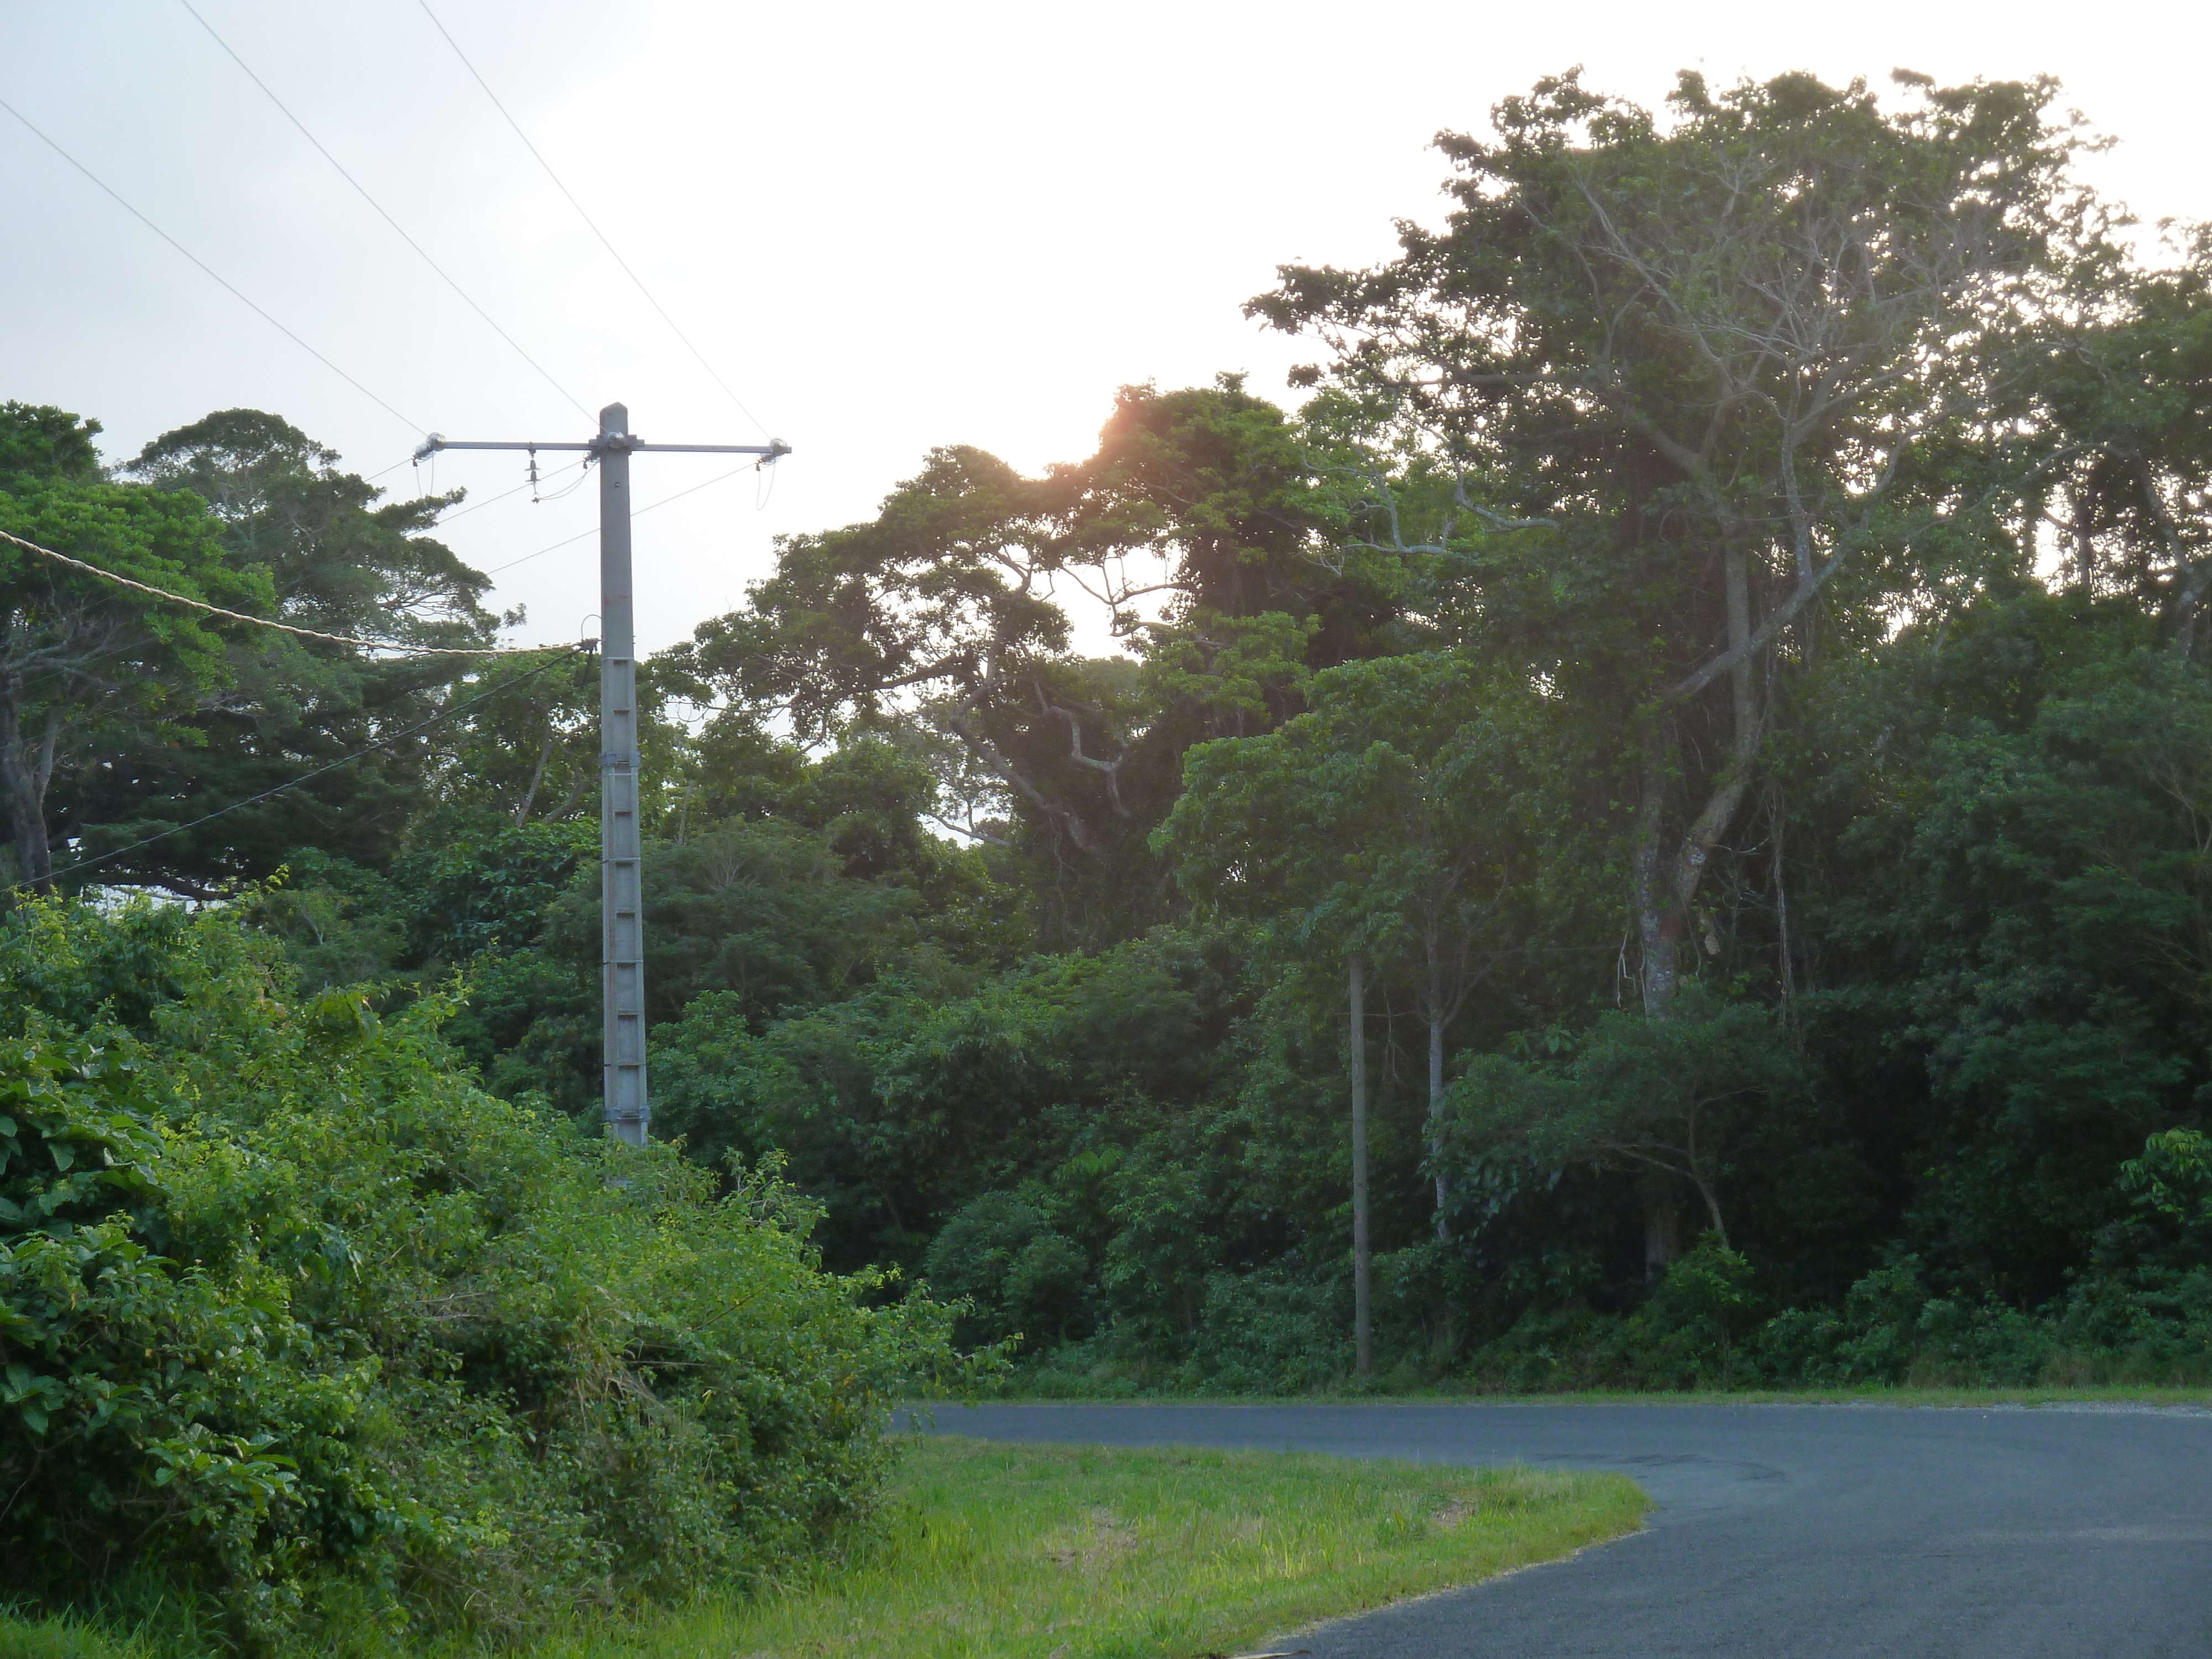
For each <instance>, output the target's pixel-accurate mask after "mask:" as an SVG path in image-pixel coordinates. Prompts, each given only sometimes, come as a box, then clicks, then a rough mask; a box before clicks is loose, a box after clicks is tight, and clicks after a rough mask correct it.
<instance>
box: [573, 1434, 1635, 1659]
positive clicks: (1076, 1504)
mask: <svg viewBox="0 0 2212 1659" xmlns="http://www.w3.org/2000/svg"><path fill="white" fill-rule="evenodd" d="M1649 1507H1650V1500H1648V1499H1647V1498H1645V1497H1644V1494H1643V1492H1641V1491H1640V1490H1638V1488H1637V1487H1636V1486H1634V1485H1633V1484H1632V1483H1631V1482H1630V1481H1628V1480H1626V1479H1624V1478H1623V1477H1620V1476H1618V1475H1603V1474H1579V1473H1555V1472H1549V1471H1545V1472H1539V1471H1535V1470H1531V1469H1526V1468H1504V1469H1466V1468H1447V1467H1443V1466H1440V1465H1433V1464H1413V1463H1393V1462H1376V1461H1370V1460H1366V1459H1351V1458H1334V1457H1321V1456H1312V1455H1300V1454H1291V1453H1279V1452H1225V1451H1212V1450H1204V1449H1182V1448H1170V1449H1148V1450H1136V1451H1128V1450H1109V1449H1103V1448H1099V1447H1086V1446H1057V1445H1053V1446H1039V1445H1006V1444H997V1443H987V1442H983V1441H976V1440H967V1439H961V1438H957V1437H951V1436H933V1437H929V1438H927V1439H926V1440H923V1441H922V1442H921V1443H920V1444H918V1445H917V1446H916V1447H915V1449H914V1450H913V1452H912V1453H911V1454H910V1456H909V1460H908V1463H907V1466H906V1470H905V1473H904V1475H903V1476H902V1480H901V1484H900V1490H899V1492H898V1493H897V1495H896V1501H895V1503H894V1504H893V1506H892V1510H891V1513H890V1519H889V1523H888V1525H887V1526H886V1528H884V1532H883V1533H882V1534H881V1535H880V1536H879V1537H878V1539H876V1540H875V1541H873V1542H872V1544H871V1545H870V1546H869V1547H867V1548H866V1549H865V1550H864V1551H863V1552H862V1553H860V1555H859V1556H858V1557H857V1558H856V1559H854V1560H853V1561H852V1562H851V1563H849V1564H848V1565H846V1566H844V1567H842V1568H840V1569H837V1570H836V1571H829V1572H825V1573H823V1574H822V1575H821V1576H819V1577H817V1578H816V1579H814V1580H813V1581H812V1582H810V1583H801V1584H797V1585H793V1586H792V1587H791V1588H790V1589H787V1590H786V1591H784V1592H783V1593H781V1594H778V1595H769V1596H765V1597H762V1598H758V1599H756V1600H754V1601H748V1602H744V1603H732V1604H725V1605H720V1606H714V1605H706V1606H702V1607H699V1608H697V1609H696V1610H694V1611H692V1612H691V1613H688V1614H684V1615H681V1616H678V1617H675V1618H671V1619H666V1620H660V1621H657V1622H656V1623H655V1624H653V1626H649V1627H645V1628H641V1629H640V1630H638V1631H636V1632H635V1633H634V1634H633V1635H632V1636H631V1637H630V1638H629V1639H626V1640H619V1641H618V1640H615V1639H612V1638H611V1637H608V1636H601V1637H598V1638H593V1639H590V1640H587V1641H584V1642H580V1643H576V1644H569V1645H563V1644H560V1643H557V1642H556V1643H552V1644H539V1645H538V1646H537V1647H536V1648H535V1649H534V1650H533V1651H534V1653H535V1654H537V1655H539V1656H544V1659H663V1656H667V1659H676V1656H684V1659H690V1656H693V1655H697V1656H701V1659H706V1656H714V1659H726V1656H737V1659H754V1656H763V1659H765V1656H771V1655H772V1656H775V1659H798V1656H814V1655H829V1654H835V1655H837V1656H840V1659H847V1656H849V1659H890V1656H893V1655H896V1656H898V1659H1195V1656H1200V1655H1206V1654H1231V1653H1238V1652H1242V1651H1244V1650H1248V1649H1249V1648H1251V1647H1253V1646H1255V1645H1256V1644H1259V1643H1260V1642H1261V1640H1262V1639H1263V1638H1267V1637H1268V1636H1271V1635H1280V1634H1282V1633H1284V1632H1287V1631H1291V1630H1293V1629H1296V1628H1297V1627H1298V1626H1303V1625H1306V1624H1310V1623H1312V1622H1313V1621H1315V1620H1320V1619H1326V1618H1333V1617H1335V1616H1338V1615H1340V1614H1344V1613H1358V1612H1360V1611H1363V1610H1364V1609H1367V1608H1370V1607H1381V1606H1383V1605H1384V1604H1385V1603H1387V1602H1390V1601H1402V1600H1403V1599H1405V1598H1406V1597H1407V1596H1412V1595H1425V1594H1426V1593H1428V1592H1430V1591H1431V1590H1437V1589H1447V1588H1449V1587H1451V1586H1454V1585H1458V1584H1470V1583H1475V1582H1477V1581H1478V1580H1480V1579H1484V1578H1487V1577H1492V1576H1493V1575H1495V1574H1497V1573H1500V1572H1505V1571H1511V1570H1512V1569H1514V1568H1516V1567H1522V1566H1528V1565H1534V1563H1537V1562H1541V1561H1549V1560H1553V1559H1558V1558H1559V1557H1560V1556H1563V1555H1568V1554H1571V1553H1573V1552H1575V1551H1576V1550H1578V1549H1580V1548H1583V1547H1584V1546H1586V1545H1589V1544H1595V1543H1600V1542H1602V1541H1605V1540H1607V1539H1609V1538H1614V1537H1618V1536H1619V1535H1620V1534H1622V1533H1625V1532H1629V1531H1632V1530H1633V1529H1634V1528H1636V1527H1637V1526H1638V1524H1639V1523H1640V1522H1642V1520H1643V1517H1644V1511H1645V1510H1647V1509H1648V1508H1649Z"/></svg>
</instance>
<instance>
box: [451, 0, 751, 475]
mask: <svg viewBox="0 0 2212 1659" xmlns="http://www.w3.org/2000/svg"><path fill="white" fill-rule="evenodd" d="M416 4H417V5H419V6H421V7H422V15H424V16H425V17H427V18H428V19H429V20H430V26H431V27H433V28H435V29H436V30H437V31H438V33H440V34H441V35H443V36H444V37H445V40H446V44H447V46H451V47H452V48H453V56H454V57H456V58H459V59H460V60H461V67H462V68H463V69H465V70H467V71H468V72H469V75H470V76H471V78H472V79H473V80H474V81H475V82H476V83H477V85H478V86H479V87H482V88H483V95H484V96H485V97H487V98H489V99H490V100H491V106H492V107H493V108H494V109H495V110H497V111H498V112H500V115H501V118H503V119H504V120H505V121H506V122H507V125H508V126H509V127H511V128H513V131H514V136H515V137H518V138H520V140H522V147H523V149H526V150H528V151H529V152H530V154H531V156H532V159H533V160H534V161H537V163H538V166H539V167H543V168H544V169H545V176H546V177H547V178H548V179H551V180H552V181H553V188H554V189H556V190H557V191H560V192H561V194H562V196H564V197H567V198H568V205H569V206H570V207H572V208H574V209H575V210H576V216H577V217H578V218H579V219H581V220H582V221H583V222H584V224H585V227H586V228H587V229H589V230H590V231H591V233H592V235H594V236H596V237H598V238H599V246H601V247H603V248H605V249H606V251H607V255H608V257H609V258H611V259H612V260H613V261H614V262H615V263H616V264H618V265H620V266H621V267H622V271H623V276H627V277H629V279H630V281H631V283H633V284H635V287H636V289H637V291H638V292H639V293H640V294H642V295H644V296H645V302H646V303H647V305H649V306H651V307H653V310H655V311H656V312H658V313H659V314H660V320H661V321H662V322H664V323H665V324H667V325H668V331H669V332H670V333H671V334H673V335H674V336H675V337H677V338H678V339H679V340H681V341H682V342H683V343H684V349H685V350H686V351H688V352H690V354H691V355H692V356H694V357H696V358H697V359H698V360H699V367H700V368H703V369H705V370H706V371H707V377H708V379H709V380H713V381H714V384H715V385H716V386H720V387H721V388H722V395H723V396H724V397H726V398H728V399H729V400H730V401H731V402H732V403H733V404H736V405H737V407H738V413H739V414H741V415H743V416H744V417H745V418H746V419H747V420H749V421H750V422H752V423H753V424H754V425H755V426H757V427H759V428H760V429H761V435H762V436H763V437H764V438H765V437H769V436H772V434H770V433H769V429H768V428H767V427H766V426H765V425H763V424H762V422H761V417H760V416H757V415H756V414H754V413H753V412H752V410H750V409H748V408H746V407H745V404H744V399H743V398H740V397H738V394H737V393H736V392H732V390H731V389H730V383H729V382H728V381H727V380H724V379H723V378H722V377H721V376H720V374H716V373H715V372H714V364H712V363H710V362H708V361H707V354H706V353H705V352H703V351H702V350H700V349H699V348H698V347H697V346H696V345H694V344H692V343H691V337H690V335H688V334H686V333H685V332H684V331H683V329H682V328H680V327H678V325H677V321H676V319H674V318H673V317H671V316H670V315H669V314H668V307H665V306H664V305H662V304H661V303H660V301H659V300H657V299H655V298H654V297H653V290H652V289H649V288H647V286H646V285H645V278H643V277H642V276H639V275H638V274H637V272H635V270H631V269H630V264H629V260H627V259H625V258H623V257H622V255H621V254H620V253H619V252H617V251H616V248H615V245H614V244H613V243H612V242H611V241H610V240H607V234H606V232H605V231H604V230H601V229H600V228H599V222H597V221H596V220H594V219H593V218H592V216H591V215H590V214H588V213H586V212H585V211H584V204H582V203H581V202H580V201H578V200H577V199H576V195H575V192H574V191H572V190H570V189H569V188H568V185H565V184H563V183H562V182H561V175H560V174H559V173H556V172H554V171H553V164H552V163H551V162H550V161H547V160H546V159H545V157H544V154H543V152H541V151H540V150H539V149H538V146H537V145H535V144H533V143H531V142H530V135H529V134H528V133H526V132H525V131H523V130H522V123H520V121H518V120H516V119H515V118H514V117H513V115H511V114H509V113H508V112H507V106H506V105H505V104H502V103H501V102H500V101H499V94H497V93H495V92H494V91H493V90H492V89H491V82H489V81H487V80H485V79H484V78H483V72H482V71H481V70H478V69H477V66H476V65H475V64H472V63H471V62H470V61H469V55H468V53H466V52H463V51H462V50H461V43H460V42H459V41H458V40H454V39H453V33H452V32H451V31H450V30H448V29H447V27H446V26H445V25H444V24H443V23H441V22H440V21H438V14H437V13H436V12H435V11H432V10H431V9H430V0H416Z"/></svg>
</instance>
